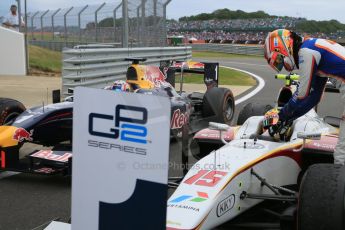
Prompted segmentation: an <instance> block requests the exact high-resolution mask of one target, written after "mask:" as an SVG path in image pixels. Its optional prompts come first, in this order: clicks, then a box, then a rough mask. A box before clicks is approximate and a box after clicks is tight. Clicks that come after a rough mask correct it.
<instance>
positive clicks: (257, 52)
mask: <svg viewBox="0 0 345 230" xmlns="http://www.w3.org/2000/svg"><path fill="white" fill-rule="evenodd" d="M192 47H193V51H212V52H221V53H230V54H245V55H254V56H263V55H264V49H263V46H260V45H233V44H192Z"/></svg>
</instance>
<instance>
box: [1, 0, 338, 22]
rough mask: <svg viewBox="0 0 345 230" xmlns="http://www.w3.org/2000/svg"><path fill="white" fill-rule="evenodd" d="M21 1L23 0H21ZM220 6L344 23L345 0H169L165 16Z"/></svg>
mask: <svg viewBox="0 0 345 230" xmlns="http://www.w3.org/2000/svg"><path fill="white" fill-rule="evenodd" d="M22 1H23V0H22ZM27 1H28V5H29V9H30V10H32V11H35V10H45V9H51V10H53V9H57V8H60V7H62V8H63V7H68V6H72V5H73V6H81V5H85V4H99V3H103V2H108V3H117V2H119V1H120V0H113V1H109V0H54V1H53V0H27ZM13 2H15V1H14V0H0V15H3V14H4V13H5V12H7V11H8V8H9V5H11V4H12V3H13ZM220 8H229V9H231V10H237V9H240V10H243V11H247V12H252V11H257V10H263V11H265V12H267V13H270V14H274V15H279V16H285V15H286V16H294V17H305V18H308V19H315V20H330V19H336V20H338V21H340V22H342V23H345V13H344V11H345V1H344V0H289V1H279V0H172V2H171V3H170V5H169V7H168V18H175V19H177V18H179V17H182V16H190V15H194V14H199V13H203V12H212V11H214V10H216V9H220Z"/></svg>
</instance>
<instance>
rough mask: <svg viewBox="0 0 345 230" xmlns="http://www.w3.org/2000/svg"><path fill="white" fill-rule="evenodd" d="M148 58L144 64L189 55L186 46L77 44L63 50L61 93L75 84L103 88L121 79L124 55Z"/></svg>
mask: <svg viewBox="0 0 345 230" xmlns="http://www.w3.org/2000/svg"><path fill="white" fill-rule="evenodd" d="M128 57H136V58H147V61H146V62H145V64H155V65H157V64H159V62H160V61H168V60H180V61H184V60H188V59H191V58H192V48H191V47H190V46H189V47H151V48H149V47H148V48H117V49H115V48H110V47H107V45H101V46H80V47H76V48H74V49H66V50H64V52H63V72H62V92H63V94H64V95H68V89H69V88H74V87H76V86H87V87H96V88H102V87H104V86H106V85H107V84H109V83H111V82H113V81H114V80H117V79H124V78H125V75H126V71H127V67H128V66H129V64H130V63H129V62H128V61H124V60H125V58H128Z"/></svg>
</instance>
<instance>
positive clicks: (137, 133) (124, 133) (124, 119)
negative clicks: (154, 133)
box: [89, 105, 148, 144]
mask: <svg viewBox="0 0 345 230" xmlns="http://www.w3.org/2000/svg"><path fill="white" fill-rule="evenodd" d="M124 114H125V115H124ZM133 114H136V115H140V116H139V117H138V116H135V115H133ZM147 115H148V112H147V109H145V108H142V107H135V106H127V105H117V106H116V107H115V116H114V115H107V114H99V113H90V114H89V133H90V135H92V136H97V137H104V138H109V139H120V140H121V141H127V142H133V143H139V144H147V143H148V141H147V139H146V137H147V133H148V132H147V128H146V127H145V124H146V123H147ZM134 116H135V117H134ZM97 121H98V122H100V121H103V122H106V121H107V122H109V129H108V130H109V131H107V132H105V131H100V130H97V127H96V124H95V123H96V122H97ZM111 123H113V124H114V125H111Z"/></svg>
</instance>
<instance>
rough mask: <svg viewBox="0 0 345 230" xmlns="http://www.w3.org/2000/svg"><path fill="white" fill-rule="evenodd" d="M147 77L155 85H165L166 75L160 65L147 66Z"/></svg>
mask: <svg viewBox="0 0 345 230" xmlns="http://www.w3.org/2000/svg"><path fill="white" fill-rule="evenodd" d="M145 78H146V80H148V81H150V82H152V83H153V84H154V85H155V87H158V88H159V87H161V86H162V85H164V82H165V79H166V77H165V75H164V74H163V73H162V71H161V70H160V69H159V67H156V66H146V69H145Z"/></svg>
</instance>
